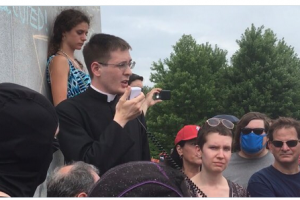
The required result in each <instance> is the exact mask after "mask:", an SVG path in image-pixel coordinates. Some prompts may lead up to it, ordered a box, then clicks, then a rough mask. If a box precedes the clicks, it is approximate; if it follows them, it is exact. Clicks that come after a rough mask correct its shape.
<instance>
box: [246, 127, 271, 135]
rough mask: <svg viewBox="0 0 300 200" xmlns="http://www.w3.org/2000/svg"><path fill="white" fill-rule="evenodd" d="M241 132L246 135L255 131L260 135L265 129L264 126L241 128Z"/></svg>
mask: <svg viewBox="0 0 300 200" xmlns="http://www.w3.org/2000/svg"><path fill="white" fill-rule="evenodd" d="M241 131H242V133H243V134H244V135H248V134H249V133H252V132H253V133H255V134H256V135H261V134H262V133H263V132H264V131H265V129H264V128H242V129H241Z"/></svg>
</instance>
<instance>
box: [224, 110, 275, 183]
mask: <svg viewBox="0 0 300 200" xmlns="http://www.w3.org/2000/svg"><path fill="white" fill-rule="evenodd" d="M268 130H269V118H268V117H267V116H266V115H265V114H262V113H259V112H249V113H247V114H245V115H244V116H243V117H242V118H241V119H240V121H239V123H238V124H237V127H236V130H235V140H234V146H235V150H237V152H235V153H233V154H232V157H231V160H230V162H229V165H228V167H227V169H226V170H225V171H224V176H225V177H226V178H228V179H230V180H232V181H234V182H236V183H238V184H240V185H242V186H243V187H247V184H248V181H249V179H250V177H251V175H252V174H254V173H255V172H257V171H259V170H260V169H262V168H265V167H268V166H269V165H271V164H272V163H273V161H274V157H273V155H272V154H271V153H270V152H269V150H268V149H267V148H266V144H267V137H266V133H267V132H268Z"/></svg>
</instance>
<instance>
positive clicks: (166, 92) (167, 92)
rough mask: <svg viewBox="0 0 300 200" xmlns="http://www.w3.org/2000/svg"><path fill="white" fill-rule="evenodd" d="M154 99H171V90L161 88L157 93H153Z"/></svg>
mask: <svg viewBox="0 0 300 200" xmlns="http://www.w3.org/2000/svg"><path fill="white" fill-rule="evenodd" d="M153 99H154V100H158V99H160V100H170V99H171V91H170V90H161V91H160V92H159V93H155V94H154V95H153Z"/></svg>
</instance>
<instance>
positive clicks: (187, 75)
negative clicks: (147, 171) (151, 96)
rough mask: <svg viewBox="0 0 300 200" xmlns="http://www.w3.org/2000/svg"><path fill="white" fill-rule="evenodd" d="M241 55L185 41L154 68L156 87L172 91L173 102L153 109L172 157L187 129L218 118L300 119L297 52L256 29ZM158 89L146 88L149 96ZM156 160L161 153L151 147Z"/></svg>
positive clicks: (150, 115)
mask: <svg viewBox="0 0 300 200" xmlns="http://www.w3.org/2000/svg"><path fill="white" fill-rule="evenodd" d="M236 42H237V44H238V45H239V49H238V50H237V51H236V52H235V53H234V55H233V56H232V57H231V58H230V61H231V62H230V64H228V61H227V59H226V56H227V51H226V50H223V49H220V48H219V47H218V46H217V45H215V46H211V45H210V44H209V43H205V44H197V43H196V40H195V39H194V38H193V37H192V36H191V35H183V36H182V37H181V38H180V39H179V41H178V42H177V43H176V44H175V45H174V46H173V52H171V54H170V57H169V58H165V59H164V60H163V61H162V60H158V61H157V62H153V65H152V67H151V70H152V73H151V76H150V81H152V82H153V83H154V87H160V88H163V89H168V90H171V96H172V99H171V100H170V101H163V102H161V103H158V104H156V105H154V106H152V107H151V108H149V110H148V112H147V116H146V120H147V126H148V130H149V131H150V132H151V133H152V134H154V135H155V137H156V139H157V140H158V141H159V143H160V144H161V145H162V146H163V147H164V148H165V150H166V151H167V152H169V151H170V149H171V148H173V146H174V138H175V136H176V134H177V132H178V131H179V130H180V129H181V128H182V127H183V126H184V125H186V124H197V125H200V126H201V125H202V124H203V122H204V121H205V120H206V119H208V118H210V117H213V116H215V115H217V114H232V115H235V116H237V117H238V118H240V117H242V116H243V115H244V114H245V113H247V112H250V111H258V112H262V113H265V114H267V115H268V116H269V117H270V118H273V119H275V118H277V117H279V116H288V117H294V118H296V119H298V118H299V117H300V112H299V110H300V109H299V108H300V60H299V57H298V55H297V54H296V53H295V52H294V49H293V47H291V46H289V45H287V44H286V43H285V41H284V39H280V40H278V39H277V38H276V35H275V33H274V32H273V31H272V30H270V29H266V30H264V26H261V27H258V28H256V27H255V26H254V25H253V24H252V25H251V27H250V28H247V29H246V30H245V32H244V33H243V34H242V35H241V38H240V40H236ZM151 89H152V88H150V87H146V88H144V93H145V94H146V93H147V92H148V91H150V90H151ZM150 149H151V155H152V156H153V157H154V158H158V154H159V153H160V152H159V150H158V148H157V147H156V146H155V145H154V144H153V143H152V142H150Z"/></svg>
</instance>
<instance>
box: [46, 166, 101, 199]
mask: <svg viewBox="0 0 300 200" xmlns="http://www.w3.org/2000/svg"><path fill="white" fill-rule="evenodd" d="M98 174H99V171H98V169H97V168H96V167H94V166H93V165H90V164H87V163H84V162H82V161H78V162H74V163H72V164H69V165H66V166H62V167H59V168H56V169H55V170H54V172H53V173H52V175H51V176H50V179H49V181H48V183H47V197H85V196H87V193H88V192H89V190H90V189H91V187H92V186H93V185H94V183H96V182H97V181H98V180H99V179H100V177H99V175H98Z"/></svg>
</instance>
